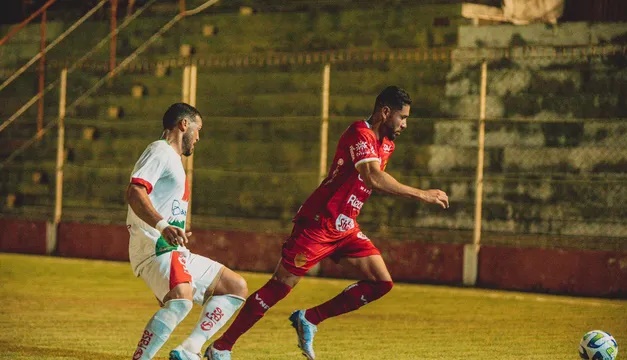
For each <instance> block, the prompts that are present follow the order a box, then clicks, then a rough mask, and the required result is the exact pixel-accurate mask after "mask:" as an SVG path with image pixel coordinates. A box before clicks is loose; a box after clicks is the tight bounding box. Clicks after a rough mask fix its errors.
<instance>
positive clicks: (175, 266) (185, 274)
mask: <svg viewBox="0 0 627 360" xmlns="http://www.w3.org/2000/svg"><path fill="white" fill-rule="evenodd" d="M171 254H172V255H171V256H172V257H171V261H170V290H172V289H174V287H175V286H176V285H178V284H183V283H191V282H192V275H191V274H190V273H189V271H187V258H186V256H185V254H184V253H182V252H180V251H172V253H171Z"/></svg>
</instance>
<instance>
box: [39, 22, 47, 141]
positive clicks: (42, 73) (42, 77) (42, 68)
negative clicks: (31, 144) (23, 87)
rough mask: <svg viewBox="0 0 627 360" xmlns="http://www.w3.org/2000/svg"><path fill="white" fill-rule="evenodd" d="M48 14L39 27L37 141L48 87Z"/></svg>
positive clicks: (40, 135) (42, 121) (42, 127)
mask: <svg viewBox="0 0 627 360" xmlns="http://www.w3.org/2000/svg"><path fill="white" fill-rule="evenodd" d="M46 14H47V11H46V10H44V12H42V13H41V25H40V26H39V29H40V36H41V39H40V41H39V48H40V49H39V51H40V54H41V57H40V58H39V69H38V73H39V84H38V89H37V92H38V93H39V101H38V103H37V140H41V138H42V136H43V129H44V87H45V85H46V21H47V16H46Z"/></svg>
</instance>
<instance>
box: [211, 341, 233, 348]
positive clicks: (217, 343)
mask: <svg viewBox="0 0 627 360" xmlns="http://www.w3.org/2000/svg"><path fill="white" fill-rule="evenodd" d="M212 346H213V348H214V349H216V350H220V351H224V350H228V351H231V349H233V344H229V343H228V342H226V341H224V340H222V339H218V340H216V341H214V342H213V345H212Z"/></svg>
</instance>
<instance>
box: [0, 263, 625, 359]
mask: <svg viewBox="0 0 627 360" xmlns="http://www.w3.org/2000/svg"><path fill="white" fill-rule="evenodd" d="M243 275H244V277H245V278H246V279H247V280H248V285H249V288H250V290H251V291H254V290H256V289H257V288H259V287H260V286H261V285H262V284H263V283H265V281H267V279H268V277H269V275H268V274H256V273H243ZM594 275H595V276H602V274H594ZM591 279H592V277H591ZM351 282H352V281H348V280H331V279H320V278H309V277H308V278H305V279H304V280H303V281H301V283H300V284H299V285H298V286H297V287H296V288H295V289H294V290H293V291H292V293H291V294H290V295H289V296H288V297H287V298H286V299H285V300H283V301H282V302H280V303H279V304H278V305H277V306H275V307H274V308H272V309H271V310H270V311H269V312H268V313H267V315H266V316H265V317H264V318H263V319H262V320H261V321H260V322H259V323H257V325H256V326H255V327H253V328H252V329H251V330H250V331H249V332H248V333H247V334H244V336H242V338H240V341H239V342H238V343H237V344H236V346H235V348H234V352H233V359H234V360H252V359H277V360H281V359H285V360H287V359H304V357H302V356H301V355H300V352H299V351H298V348H297V347H296V336H295V334H294V332H293V330H292V328H291V327H290V326H289V322H288V320H287V317H288V316H289V314H290V312H291V311H292V310H294V309H300V308H306V307H309V306H312V305H315V304H318V303H320V302H322V301H324V300H326V299H328V298H330V297H332V296H334V295H335V294H336V293H338V292H339V291H341V290H342V289H343V288H344V287H346V286H347V285H348V284H350V283H351ZM0 299H2V305H1V306H0V333H1V334H2V336H0V359H16V360H19V359H38V360H39V359H47V360H52V359H55V360H57V359H58V360H61V359H81V360H82V359H99V360H106V359H130V358H131V355H132V353H133V351H134V349H135V344H136V343H137V341H138V340H139V335H140V333H141V331H142V329H143V327H144V325H145V323H146V322H147V320H148V319H149V318H150V317H151V316H152V314H153V313H154V312H155V311H156V309H157V302H156V301H155V299H154V297H153V296H152V294H151V293H150V291H149V290H148V288H147V287H146V286H145V285H144V283H143V282H142V281H141V280H140V279H137V278H135V277H134V276H133V275H132V272H131V269H130V266H129V264H127V263H119V262H106V261H90V260H78V259H66V258H56V257H44V256H28V255H17V254H1V253H0ZM199 313H200V308H199V307H197V306H195V307H194V310H192V313H191V314H190V315H189V316H188V318H187V319H185V320H184V322H183V323H181V325H179V327H178V328H177V329H176V330H175V332H174V333H173V335H172V337H171V338H170V340H169V341H168V342H167V343H166V345H165V347H164V348H162V349H161V351H160V352H159V354H158V356H157V358H158V359H166V358H167V354H168V352H169V350H170V349H171V348H173V347H174V346H176V345H177V344H178V343H180V341H182V340H183V339H184V338H185V336H186V335H187V334H188V332H189V331H190V330H191V328H192V326H193V325H194V323H195V321H196V320H197V318H198V316H199ZM593 329H600V330H604V331H607V332H610V333H612V334H613V335H614V337H615V338H616V340H617V341H618V345H619V353H618V358H619V359H620V358H622V357H625V358H627V355H624V354H627V349H623V348H622V346H623V345H627V301H625V300H606V299H596V298H577V297H565V296H551V295H540V294H531V293H518V292H505V291H491V290H480V289H471V288H456V287H446V286H427V285H412V284H396V286H395V287H394V289H393V290H392V292H391V293H390V294H388V295H387V296H385V297H384V298H383V299H381V300H379V301H376V302H374V303H372V304H369V305H368V306H366V307H363V308H361V309H359V310H358V311H356V312H353V313H350V314H346V315H343V316H340V317H337V318H332V319H329V320H327V321H325V322H323V323H322V324H320V326H319V331H318V333H317V335H316V341H315V349H316V353H317V359H319V360H332V359H335V360H338V359H397V360H400V359H464V360H469V359H500V360H509V359H512V360H513V359H516V360H519V359H538V360H540V359H546V360H549V359H551V360H557V359H564V360H566V359H577V358H578V355H577V345H578V343H579V339H580V337H581V336H582V335H583V334H584V333H585V332H586V331H588V330H593ZM622 353H624V354H622Z"/></svg>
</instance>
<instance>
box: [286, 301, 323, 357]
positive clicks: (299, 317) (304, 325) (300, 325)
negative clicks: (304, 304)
mask: <svg viewBox="0 0 627 360" xmlns="http://www.w3.org/2000/svg"><path fill="white" fill-rule="evenodd" d="M290 321H291V322H292V327H294V329H296V335H298V347H299V348H300V349H301V350H302V352H303V355H305V357H307V359H309V360H314V359H315V358H316V354H315V353H314V349H313V338H314V335H315V334H316V331H318V327H317V326H316V325H314V324H312V323H310V322H309V320H307V319H305V310H296V311H294V312H293V313H292V315H290Z"/></svg>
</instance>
